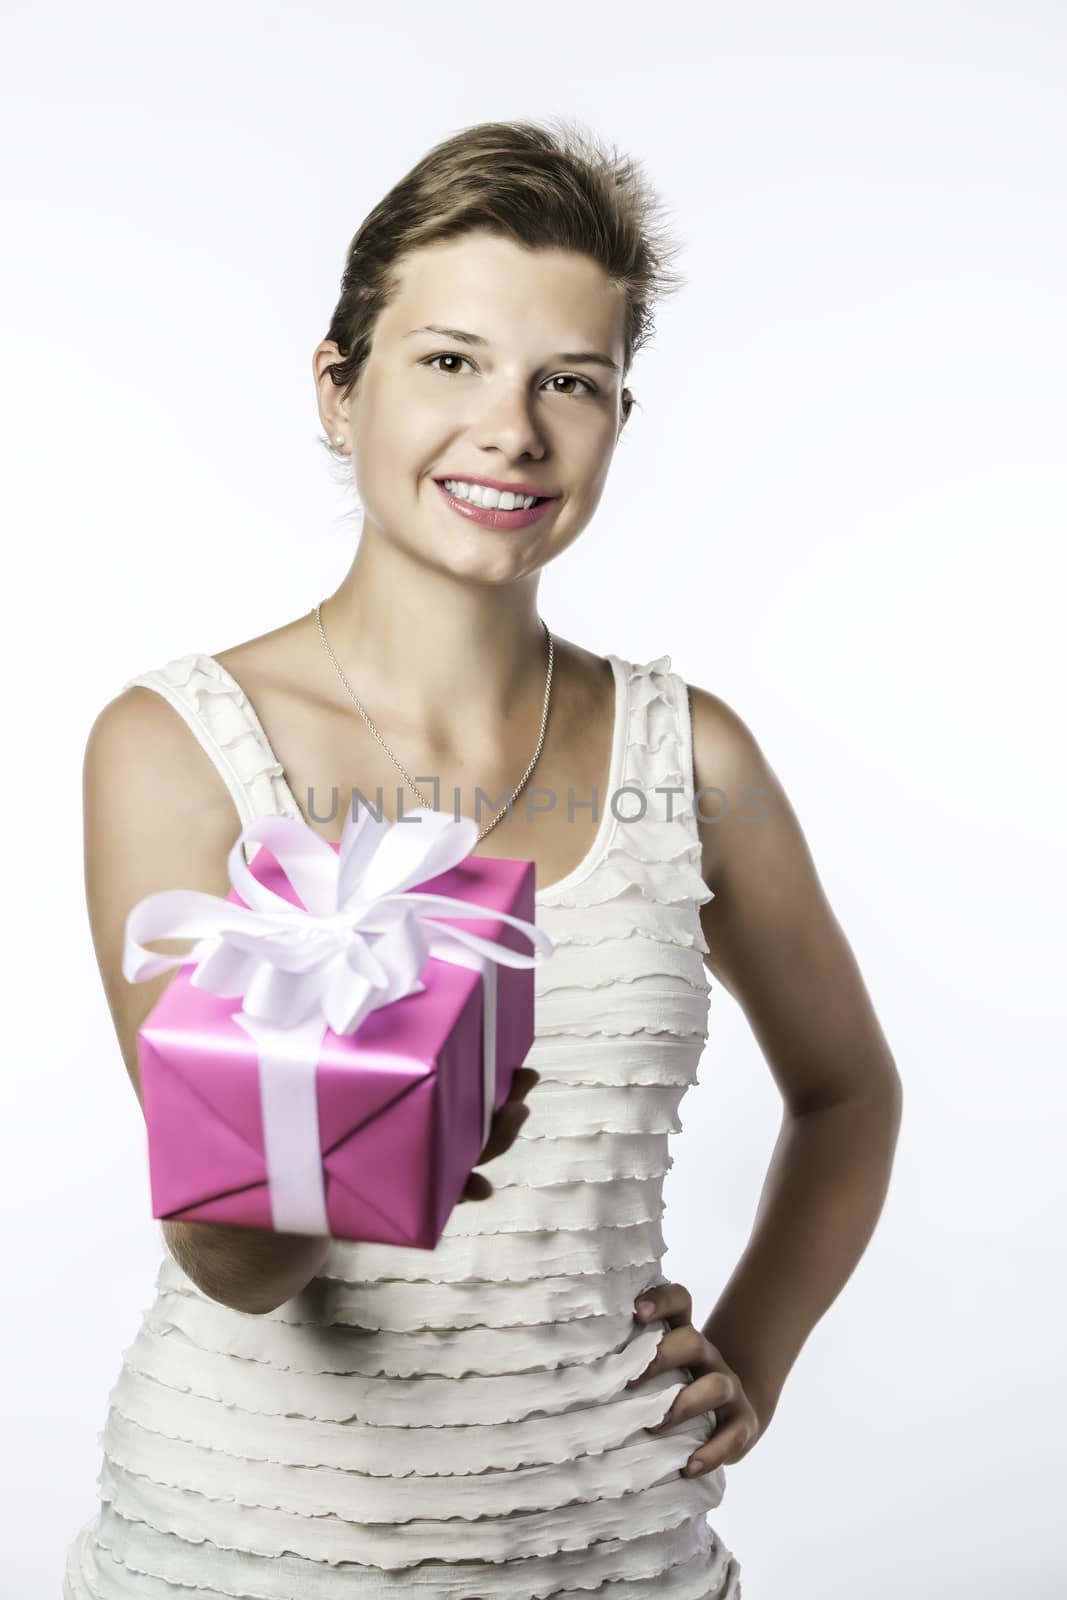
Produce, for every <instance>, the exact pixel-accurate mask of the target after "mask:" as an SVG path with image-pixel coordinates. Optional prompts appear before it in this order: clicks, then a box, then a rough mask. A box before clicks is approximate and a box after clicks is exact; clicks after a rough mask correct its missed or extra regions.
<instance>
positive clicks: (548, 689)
mask: <svg viewBox="0 0 1067 1600" xmlns="http://www.w3.org/2000/svg"><path fill="white" fill-rule="evenodd" d="M322 605H323V603H322V601H321V600H320V601H319V603H318V605H317V606H316V607H315V621H316V622H317V623H318V625H319V637H320V638H321V640H322V642H323V644H324V645H325V646H326V654H327V655H328V656H329V658H330V660H331V661H332V662H333V664H334V667H335V668H336V670H337V676H338V677H339V678H340V680H341V682H342V683H343V684H344V686H345V689H346V690H347V692H348V695H349V697H350V698H351V700H352V701H353V703H354V705H355V707H356V710H357V711H358V712H359V714H360V716H361V717H362V718H363V720H364V722H365V723H366V724H367V727H368V728H369V729H370V731H371V733H373V735H374V737H375V738H376V739H377V741H378V743H379V744H380V745H381V747H382V749H383V750H384V751H385V753H386V755H387V756H388V757H389V759H390V761H391V762H392V763H393V765H394V767H396V768H397V770H398V771H399V772H401V773H403V775H404V778H405V780H406V781H407V783H409V784H410V786H411V788H412V789H414V791H415V793H416V795H418V798H419V804H420V805H422V806H425V807H426V809H427V810H428V811H430V810H433V809H434V808H433V807H432V806H431V805H430V802H429V801H428V800H427V799H425V798H424V796H423V794H422V791H421V790H420V789H419V788H418V786H417V785H416V784H415V782H414V780H413V779H412V778H411V777H410V776H409V775H408V773H407V771H406V770H405V768H404V767H403V766H401V764H400V762H399V761H398V760H397V758H396V756H395V755H394V754H393V752H392V751H391V750H390V748H389V746H388V745H387V744H386V742H385V740H384V739H383V738H382V736H381V734H380V733H379V732H378V730H377V728H376V727H375V726H374V723H373V722H372V721H371V719H370V717H369V716H368V715H367V713H366V711H365V710H364V709H363V706H362V705H361V704H360V701H359V698H358V697H357V695H356V692H355V690H354V689H353V688H352V685H351V684H350V683H349V681H348V679H347V678H346V677H345V675H344V673H343V672H342V671H341V665H340V662H339V661H338V660H337V657H336V656H335V655H334V653H333V651H332V650H331V649H330V641H329V640H328V639H327V637H326V630H325V628H324V627H323V626H322ZM541 626H542V627H543V628H544V630H545V633H546V635H547V636H548V673H547V675H546V677H545V703H544V706H543V707H542V710H541V731H540V733H539V734H538V736H537V748H536V749H535V750H534V753H533V757H532V759H531V761H530V765H529V766H528V767H527V768H526V771H525V772H524V773H523V775H522V777H521V779H520V780H519V784H518V787H517V788H516V789H513V790H512V793H511V800H509V801H508V802H507V804H505V805H503V806H501V808H500V810H499V811H498V812H497V814H496V816H495V817H494V818H493V820H492V822H490V823H489V824H488V825H487V826H486V827H484V828H483V829H482V831H481V833H479V835H478V839H484V838H485V836H486V834H487V833H488V832H489V829H490V828H495V827H496V825H497V823H498V822H499V821H500V819H501V817H502V816H503V815H504V814H505V812H506V811H507V810H508V806H510V804H511V803H512V801H513V800H514V799H515V797H516V795H519V794H521V793H522V791H523V789H524V788H525V787H526V783H527V780H528V779H529V776H530V773H531V772H532V771H533V769H534V767H535V766H536V765H537V758H538V756H539V755H540V754H541V746H542V745H543V744H544V742H545V727H546V725H547V723H548V704H549V701H550V699H551V697H552V660H553V655H554V649H553V639H552V632H551V629H550V628H549V626H548V624H547V623H546V622H545V620H544V618H542V619H541ZM475 842H476V843H477V841H475Z"/></svg>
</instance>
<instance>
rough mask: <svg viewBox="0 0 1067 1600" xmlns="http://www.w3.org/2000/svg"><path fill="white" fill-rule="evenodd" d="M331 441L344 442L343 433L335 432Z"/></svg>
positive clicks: (335, 442)
mask: <svg viewBox="0 0 1067 1600" xmlns="http://www.w3.org/2000/svg"><path fill="white" fill-rule="evenodd" d="M333 442H334V444H344V442H345V440H344V434H342V433H335V434H334V436H333Z"/></svg>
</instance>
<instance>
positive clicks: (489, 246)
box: [380, 233, 625, 353]
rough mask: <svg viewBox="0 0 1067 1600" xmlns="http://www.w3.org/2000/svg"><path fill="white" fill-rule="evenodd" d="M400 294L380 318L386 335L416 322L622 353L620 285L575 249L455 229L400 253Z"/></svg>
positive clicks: (400, 332) (490, 336)
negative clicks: (592, 344)
mask: <svg viewBox="0 0 1067 1600" xmlns="http://www.w3.org/2000/svg"><path fill="white" fill-rule="evenodd" d="M397 278H398V282H399V291H398V293H397V295H396V296H395V298H394V299H393V300H392V301H391V303H390V304H389V306H387V307H386V309H385V311H383V313H382V316H381V318H380V324H381V331H382V333H383V334H385V335H386V336H387V337H390V338H399V337H402V336H403V335H404V334H405V333H407V332H408V330H409V329H411V328H414V327H416V326H418V325H420V324H422V323H426V322H436V323H448V324H451V325H452V326H455V327H461V328H470V329H472V330H474V331H476V332H478V333H481V334H483V335H484V336H485V337H486V338H487V339H489V340H490V341H493V340H495V339H496V338H503V337H505V336H507V337H512V336H514V334H515V333H517V332H521V333H523V334H524V336H526V337H528V338H529V339H531V340H532V341H534V342H536V341H538V340H539V339H540V338H542V337H547V338H558V337H559V336H561V335H564V336H565V342H566V341H567V340H578V341H579V343H582V344H584V343H587V342H589V341H592V340H596V341H599V344H598V347H599V348H610V347H611V346H612V345H615V346H617V353H621V350H622V340H623V328H624V317H625V299H624V296H623V293H622V290H621V289H620V288H619V287H618V286H617V285H615V284H613V283H612V282H611V280H610V279H609V278H608V276H607V274H606V273H605V271H604V269H603V267H601V266H600V265H599V263H598V262H596V261H594V260H593V259H592V258H591V257H589V256H586V255H582V254H581V253H580V252H579V251H576V250H562V249H558V248H556V247H554V246H553V247H545V248H538V249H528V248H526V247H524V246H522V245H519V244H516V243H515V241H514V240H512V239H505V238H500V237H498V236H496V235H494V234H488V233H469V234H462V235H461V236H460V237H459V238H457V239H447V240H441V241H438V242H437V243H435V244H432V245H427V246H425V247H424V248H422V249H421V250H417V251H412V252H411V254H409V255H408V256H406V257H404V258H403V259H402V261H401V262H400V264H399V266H398V269H397Z"/></svg>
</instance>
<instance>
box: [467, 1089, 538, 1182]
mask: <svg viewBox="0 0 1067 1600" xmlns="http://www.w3.org/2000/svg"><path fill="white" fill-rule="evenodd" d="M529 1115H530V1108H529V1106H524V1105H520V1104H518V1103H516V1104H515V1105H503V1106H501V1108H500V1110H499V1111H497V1112H494V1114H493V1122H492V1126H491V1128H490V1132H489V1138H488V1139H487V1140H486V1144H485V1149H484V1150H483V1151H482V1153H481V1155H480V1156H479V1157H478V1159H477V1161H476V1162H475V1163H474V1165H475V1166H476V1167H477V1166H481V1164H482V1162H483V1161H493V1160H495V1158H496V1157H497V1156H501V1155H503V1154H504V1151H505V1150H510V1149H511V1146H512V1145H513V1144H514V1142H515V1139H516V1136H517V1134H518V1131H519V1129H520V1128H521V1127H522V1125H523V1123H524V1122H525V1121H526V1119H527V1117H528V1116H529Z"/></svg>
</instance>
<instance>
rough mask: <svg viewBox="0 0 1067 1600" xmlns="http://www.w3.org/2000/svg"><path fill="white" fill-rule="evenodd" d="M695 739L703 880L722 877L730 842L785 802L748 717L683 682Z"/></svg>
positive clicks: (781, 812) (786, 805) (713, 881)
mask: <svg viewBox="0 0 1067 1600" xmlns="http://www.w3.org/2000/svg"><path fill="white" fill-rule="evenodd" d="M686 688H687V690H688V692H689V710H690V720H691V727H692V743H693V786H694V789H695V790H696V792H697V805H696V812H697V826H698V832H699V833H700V837H701V845H702V867H703V876H704V880H705V882H706V883H707V884H708V885H709V887H710V888H712V889H714V888H715V886H716V883H721V881H722V879H723V876H724V874H725V870H726V866H727V861H728V857H729V847H730V846H731V845H734V846H735V847H736V846H737V845H738V843H739V842H740V841H741V840H743V839H744V838H745V837H746V830H749V829H751V828H752V827H753V826H755V825H757V824H759V825H763V824H765V823H766V822H767V821H768V820H769V812H770V809H771V808H772V806H773V807H774V808H776V809H777V811H778V813H779V815H784V813H785V811H786V809H787V808H788V809H789V811H790V812H791V807H789V802H788V799H787V798H786V795H785V793H784V790H783V789H782V786H781V784H780V783H779V780H778V778H777V775H776V774H775V772H774V770H773V769H772V767H771V765H770V763H769V762H768V760H767V757H766V755H765V754H764V752H763V750H762V748H761V746H760V744H759V741H758V740H757V738H756V735H755V734H754V732H753V731H752V729H751V728H750V727H749V725H748V723H747V722H745V720H744V719H743V718H742V717H741V715H740V714H739V712H737V711H736V710H735V709H734V708H733V707H732V706H730V705H728V704H727V702H726V701H725V700H723V699H722V698H721V697H720V696H719V695H717V694H713V693H712V692H711V690H709V689H704V688H701V687H699V686H698V685H696V684H687V685H686Z"/></svg>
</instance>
